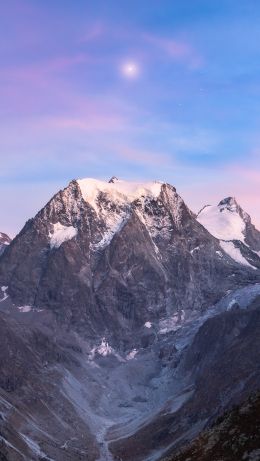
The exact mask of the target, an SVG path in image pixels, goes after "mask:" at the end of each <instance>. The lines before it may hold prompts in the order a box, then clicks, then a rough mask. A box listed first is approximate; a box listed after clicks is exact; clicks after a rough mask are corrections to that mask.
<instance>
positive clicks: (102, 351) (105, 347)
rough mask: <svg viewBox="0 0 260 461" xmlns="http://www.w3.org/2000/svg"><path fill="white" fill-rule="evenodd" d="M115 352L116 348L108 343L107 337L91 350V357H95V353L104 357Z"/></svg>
mask: <svg viewBox="0 0 260 461" xmlns="http://www.w3.org/2000/svg"><path fill="white" fill-rule="evenodd" d="M113 353H114V349H113V348H112V347H111V346H110V345H109V344H108V342H107V341H106V338H102V341H101V344H100V345H99V346H97V347H93V349H91V351H90V357H91V359H93V358H94V356H95V354H98V355H102V357H107V356H108V355H111V354H113Z"/></svg>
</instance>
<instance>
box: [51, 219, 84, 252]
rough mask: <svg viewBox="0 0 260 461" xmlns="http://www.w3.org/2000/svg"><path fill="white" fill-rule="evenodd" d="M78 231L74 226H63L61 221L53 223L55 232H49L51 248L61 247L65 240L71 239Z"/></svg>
mask: <svg viewBox="0 0 260 461" xmlns="http://www.w3.org/2000/svg"><path fill="white" fill-rule="evenodd" d="M77 233H78V230H77V229H76V228H75V227H73V226H63V224H61V223H60V222H57V223H55V224H53V233H50V234H49V237H50V246H51V248H59V247H60V246H61V245H62V244H63V243H64V242H66V241H68V240H71V239H72V238H73V237H75V236H76V235H77Z"/></svg>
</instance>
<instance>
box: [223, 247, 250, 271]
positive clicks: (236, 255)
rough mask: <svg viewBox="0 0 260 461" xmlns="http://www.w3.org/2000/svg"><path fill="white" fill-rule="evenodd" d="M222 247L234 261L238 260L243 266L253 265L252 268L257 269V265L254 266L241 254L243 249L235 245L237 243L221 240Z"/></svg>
mask: <svg viewBox="0 0 260 461" xmlns="http://www.w3.org/2000/svg"><path fill="white" fill-rule="evenodd" d="M220 246H221V248H223V250H224V251H225V253H227V254H228V256H230V257H231V258H232V259H233V260H234V261H236V262H237V263H239V264H243V266H248V267H251V269H256V267H254V266H252V265H251V264H250V263H249V262H248V261H247V260H246V259H245V258H244V256H243V255H242V254H241V251H240V249H239V248H236V247H235V244H234V243H233V242H224V241H221V242H220Z"/></svg>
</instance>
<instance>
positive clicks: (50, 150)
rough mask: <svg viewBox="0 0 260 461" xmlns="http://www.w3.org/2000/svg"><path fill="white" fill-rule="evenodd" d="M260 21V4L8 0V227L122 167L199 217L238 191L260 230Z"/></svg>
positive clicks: (1, 82) (2, 189)
mask: <svg viewBox="0 0 260 461" xmlns="http://www.w3.org/2000/svg"><path fill="white" fill-rule="evenodd" d="M259 21H260V3H259V2H258V1H253V0H247V1H242V0H236V1H233V0H225V1H224V0H222V1H221V0H220V1H218V2H212V1H210V0H208V1H205V0H203V1H202V0H196V1H192V0H169V1H168V0H162V1H160V2H159V1H158V0H149V1H148V0H142V1H140V0H139V1H135V0H131V1H127V0H124V1H123V0H122V1H115V0H113V1H112V0H106V1H95V2H90V1H87V0H77V2H71V1H70V0H44V1H42V0H34V1H29V0H9V1H8V2H1V5H0V38H1V40H0V63H1V65H0V101H1V104H0V122H1V123H0V161H1V169H0V176H1V181H0V207H1V208H0V209H1V216H2V221H1V223H0V226H1V228H0V229H1V230H2V231H6V232H9V233H10V234H11V235H14V234H15V233H16V232H17V231H18V230H20V228H21V227H22V226H23V224H24V222H25V220H26V219H28V218H30V217H31V216H33V215H34V214H35V212H36V211H37V210H38V209H39V208H40V207H42V206H43V205H44V204H45V202H46V201H47V200H48V199H49V198H50V196H51V195H52V194H53V193H54V192H56V191H57V190H58V189H59V188H63V187H65V185H66V184H67V183H68V181H69V180H70V179H73V178H77V177H98V178H109V177H110V176H112V175H116V176H120V177H122V178H125V179H149V180H150V179H160V180H164V181H167V182H170V183H172V184H174V185H175V186H176V187H177V190H178V192H179V193H180V195H182V196H183V198H184V199H185V200H186V202H187V204H188V205H189V206H190V207H191V208H192V209H193V210H194V211H197V210H198V209H200V208H201V206H203V205H204V204H205V203H216V202H218V201H219V200H220V199H222V198H223V197H225V196H228V195H235V196H236V197H237V199H238V201H239V202H240V203H241V205H242V206H243V207H244V208H245V209H246V210H247V211H248V212H249V213H250V214H251V215H252V218H253V221H254V222H255V223H256V224H257V225H258V227H259V226H260V202H259V199H258V194H259V185H260V134H259V133H260V131H259V124H260V104H259V96H260V46H259V43H260V28H259ZM129 65H131V66H134V69H135V72H134V74H132V73H131V71H130V72H128V69H129ZM125 69H126V71H125Z"/></svg>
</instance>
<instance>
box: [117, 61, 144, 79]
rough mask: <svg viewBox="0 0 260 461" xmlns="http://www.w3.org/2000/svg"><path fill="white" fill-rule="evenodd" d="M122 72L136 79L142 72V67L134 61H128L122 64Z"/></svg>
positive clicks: (129, 77) (127, 76)
mask: <svg viewBox="0 0 260 461" xmlns="http://www.w3.org/2000/svg"><path fill="white" fill-rule="evenodd" d="M121 74H122V75H123V76H124V77H126V78H128V79H135V78H137V77H138V76H139V74H140V68H139V66H138V64H137V63H136V62H134V61H126V62H124V63H123V64H122V66H121Z"/></svg>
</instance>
